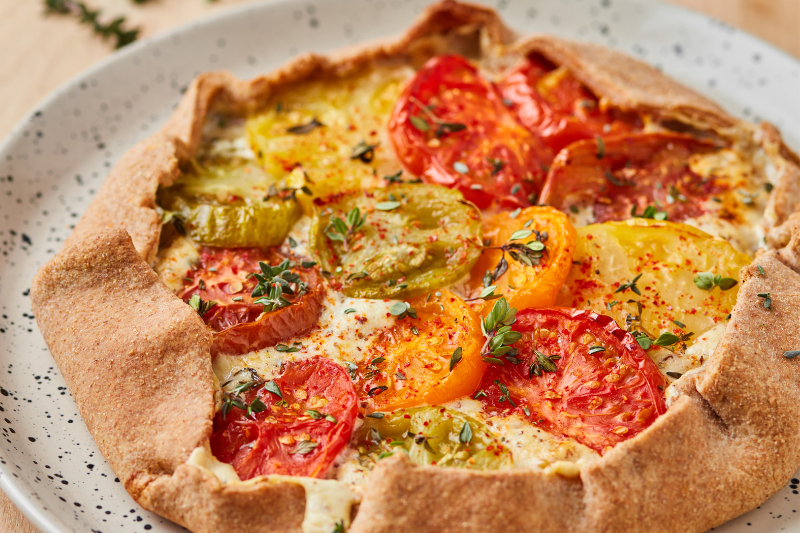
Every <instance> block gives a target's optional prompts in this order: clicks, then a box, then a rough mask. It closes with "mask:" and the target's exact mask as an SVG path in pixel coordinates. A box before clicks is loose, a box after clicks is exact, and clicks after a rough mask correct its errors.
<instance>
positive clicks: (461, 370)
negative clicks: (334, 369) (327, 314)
mask: <svg viewBox="0 0 800 533" xmlns="http://www.w3.org/2000/svg"><path fill="white" fill-rule="evenodd" d="M437 295H440V296H437ZM408 305H409V306H410V309H411V310H413V313H412V314H415V315H416V317H417V318H412V317H411V316H406V317H405V318H403V319H401V320H399V321H398V322H397V324H396V325H395V326H393V327H392V328H389V329H388V330H385V331H383V332H381V333H380V334H379V336H378V338H377V340H376V341H375V343H374V344H373V346H372V348H371V349H370V354H369V357H368V358H367V360H366V361H365V363H364V364H362V365H361V366H360V367H359V370H358V379H357V382H356V388H357V389H358V393H359V395H360V396H361V398H363V399H365V400H367V401H369V403H370V404H371V405H372V407H373V408H374V409H375V410H379V411H387V410H393V409H398V408H400V407H414V406H417V405H432V404H440V403H446V402H449V401H451V400H454V399H456V398H460V397H461V396H464V395H466V394H469V393H470V392H472V391H473V390H475V387H476V386H477V385H478V383H479V382H480V380H481V376H482V375H483V372H484V370H485V369H486V363H484V362H483V361H482V360H481V355H480V351H481V346H482V345H483V342H484V339H483V336H482V335H481V325H480V320H479V318H478V316H477V315H476V314H475V312H474V311H473V310H472V308H470V306H469V305H468V304H467V303H466V302H465V301H464V300H462V299H461V298H459V297H458V296H456V295H455V294H452V293H451V292H449V291H446V290H442V291H437V292H436V293H435V294H432V295H431V297H429V298H428V297H422V296H420V297H418V298H414V299H411V300H409V301H408ZM459 349H460V357H459V356H456V358H455V359H454V358H453V353H454V352H455V351H456V350H459Z"/></svg>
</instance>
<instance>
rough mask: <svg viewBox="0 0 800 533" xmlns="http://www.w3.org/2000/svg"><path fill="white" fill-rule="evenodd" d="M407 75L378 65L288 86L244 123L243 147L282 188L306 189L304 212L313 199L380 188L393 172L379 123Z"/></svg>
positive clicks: (396, 166) (384, 120)
mask: <svg viewBox="0 0 800 533" xmlns="http://www.w3.org/2000/svg"><path fill="white" fill-rule="evenodd" d="M412 74H413V71H410V70H409V69H407V68H404V67H377V68H375V69H370V70H367V71H362V72H359V73H356V74H353V75H350V76H345V77H343V78H338V79H330V78H326V79H324V80H314V81H309V82H300V83H295V84H291V85H289V86H288V87H285V88H284V89H282V90H279V91H278V92H276V93H274V94H273V95H271V97H270V102H269V105H268V106H267V107H266V108H265V110H264V111H263V112H262V113H260V114H257V115H254V116H253V117H251V118H249V119H248V121H247V134H248V139H249V142H250V146H251V148H252V149H253V152H254V153H255V154H256V156H257V157H258V161H259V162H260V163H261V165H262V166H263V168H264V170H265V172H266V173H267V174H268V175H270V176H272V177H273V178H274V179H276V180H282V179H285V180H286V184H287V185H288V186H289V187H293V188H299V187H301V186H303V185H307V186H308V187H309V189H310V190H311V191H312V196H311V197H309V196H308V195H305V194H299V195H298V196H297V198H298V200H299V201H300V203H301V204H302V205H303V208H304V209H305V210H306V212H307V213H308V214H313V208H312V203H311V200H312V198H319V197H324V196H328V195H330V194H333V193H337V192H343V191H348V190H360V189H364V188H373V187H376V186H380V185H383V184H384V181H383V180H382V177H383V176H386V175H391V174H395V173H396V172H397V171H398V170H400V165H399V163H398V162H397V158H396V157H395V156H394V152H393V151H392V148H391V143H390V142H389V139H388V133H387V127H386V125H387V123H388V121H389V115H390V113H391V111H392V108H393V107H394V102H395V101H396V100H397V98H398V96H399V94H400V90H401V85H402V83H403V81H404V80H405V79H406V78H407V77H409V76H410V75H412ZM359 146H360V147H361V148H360V150H361V151H360V152H359V151H357V149H358V147H359ZM359 154H362V155H361V156H360V157H359V156H358V155H359ZM404 178H405V179H408V178H407V177H404Z"/></svg>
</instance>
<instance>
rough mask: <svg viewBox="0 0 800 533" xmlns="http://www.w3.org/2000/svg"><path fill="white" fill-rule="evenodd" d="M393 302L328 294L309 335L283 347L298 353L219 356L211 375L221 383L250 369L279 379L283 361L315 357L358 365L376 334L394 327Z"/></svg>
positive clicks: (270, 350)
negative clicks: (247, 368)
mask: <svg viewBox="0 0 800 533" xmlns="http://www.w3.org/2000/svg"><path fill="white" fill-rule="evenodd" d="M395 301H396V300H366V299H361V298H350V297H349V296H345V295H344V294H342V293H340V292H336V291H328V293H327V295H326V297H325V300H324V302H323V309H322V314H321V315H320V318H319V322H318V323H317V325H316V326H315V327H314V329H313V330H312V331H311V333H309V334H308V335H305V336H303V337H298V338H295V339H292V340H290V341H286V342H285V345H286V346H290V347H294V348H297V349H298V351H297V352H281V351H278V349H277V348H276V347H274V346H273V347H269V348H264V349H262V350H258V351H255V352H250V353H248V354H245V355H235V356H230V355H218V356H216V357H215V358H214V373H215V374H216V375H217V378H218V379H219V380H220V382H222V383H224V382H226V381H228V380H229V379H230V378H231V376H233V375H234V374H235V373H236V372H238V371H239V370H241V369H242V368H245V367H250V368H254V369H255V370H256V371H257V372H258V373H259V375H261V376H262V377H264V378H265V379H271V378H273V377H276V376H278V375H280V372H281V363H282V362H283V361H296V360H301V359H306V358H309V357H314V356H317V355H319V356H324V357H327V358H329V359H332V360H334V361H336V362H337V363H339V364H340V365H344V364H345V362H353V363H359V362H361V361H362V360H363V359H364V357H366V355H367V352H368V347H369V345H370V343H372V342H373V340H374V338H375V337H376V334H377V333H378V332H379V331H380V330H382V329H384V328H389V327H391V326H392V325H393V324H394V322H395V318H394V317H393V316H392V315H391V314H390V313H389V307H391V305H392V304H393V303H394V302H395Z"/></svg>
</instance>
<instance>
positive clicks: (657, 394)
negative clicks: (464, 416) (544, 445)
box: [480, 308, 667, 453]
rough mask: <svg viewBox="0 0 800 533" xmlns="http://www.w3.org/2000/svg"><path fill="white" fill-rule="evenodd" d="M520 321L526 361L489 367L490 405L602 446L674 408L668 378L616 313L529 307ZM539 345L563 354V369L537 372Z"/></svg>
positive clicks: (485, 382) (597, 447) (545, 350)
mask: <svg viewBox="0 0 800 533" xmlns="http://www.w3.org/2000/svg"><path fill="white" fill-rule="evenodd" d="M513 327H514V329H515V330H516V331H519V332H520V333H522V335H523V336H522V339H521V340H519V341H518V342H517V343H516V344H515V345H514V346H515V347H516V348H517V349H518V350H519V352H520V353H519V358H520V359H522V360H523V361H522V363H520V364H518V365H510V364H506V365H504V366H498V365H490V366H489V369H488V370H487V371H486V373H485V374H484V376H483V380H482V381H481V390H483V391H485V393H486V395H485V396H484V395H480V396H482V400H483V402H484V405H485V408H486V409H488V410H490V411H501V412H504V413H509V412H512V411H513V412H516V413H517V414H519V415H521V416H524V417H526V418H527V419H528V420H531V421H533V422H534V423H536V424H537V425H538V426H539V427H540V428H542V429H544V430H546V431H549V432H551V433H555V434H562V435H566V436H569V437H571V438H573V439H575V440H577V441H578V442H580V443H582V444H585V445H586V446H589V447H590V448H593V449H594V450H597V451H598V452H600V453H602V452H604V451H605V450H606V449H607V448H608V447H610V446H614V445H615V444H617V443H619V442H622V441H624V440H627V439H629V438H631V437H633V436H635V435H637V434H639V433H641V432H642V431H644V430H645V429H646V428H647V427H648V426H649V425H650V424H652V423H653V421H654V420H655V419H656V418H657V417H658V416H659V415H661V414H663V413H664V412H665V411H666V409H667V408H666V404H665V402H664V393H663V388H664V386H665V380H664V377H663V376H662V375H661V373H660V372H659V370H658V368H657V367H656V365H655V363H653V361H652V360H651V359H650V358H649V357H648V356H647V354H646V353H645V352H644V350H642V348H641V347H640V346H639V345H638V344H637V342H636V340H635V339H634V338H633V337H632V336H631V335H630V334H629V333H627V332H626V331H625V330H623V329H622V328H620V327H619V326H617V324H616V322H614V320H613V319H612V318H611V317H608V316H604V315H598V314H597V313H594V312H592V311H584V310H576V309H564V308H551V309H527V310H525V311H521V312H520V313H518V314H517V322H516V324H514V326H513ZM535 351H538V352H539V353H541V354H542V355H543V356H560V357H561V358H560V359H556V360H553V363H554V364H555V368H556V371H555V372H541V374H542V375H541V376H536V375H535V374H533V375H532V373H531V371H530V365H531V364H532V363H534V362H537V360H538V357H537V354H536V352H535ZM590 351H591V352H593V353H589V352H590ZM503 387H506V389H507V391H508V395H505V394H504V391H503ZM512 402H513V403H512ZM525 409H527V410H528V411H529V413H530V414H529V415H528V414H525Z"/></svg>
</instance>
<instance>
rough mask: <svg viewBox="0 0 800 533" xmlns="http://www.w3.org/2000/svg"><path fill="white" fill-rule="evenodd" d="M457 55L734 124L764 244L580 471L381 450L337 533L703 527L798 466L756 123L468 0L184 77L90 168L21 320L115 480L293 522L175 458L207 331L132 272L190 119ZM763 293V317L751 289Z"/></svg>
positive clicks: (795, 173) (788, 261) (209, 414)
mask: <svg viewBox="0 0 800 533" xmlns="http://www.w3.org/2000/svg"><path fill="white" fill-rule="evenodd" d="M446 51H457V52H459V53H462V54H465V55H467V56H471V57H478V56H480V57H482V58H483V59H484V60H487V61H498V62H507V61H510V60H511V61H513V60H514V59H518V58H520V57H522V56H524V55H528V54H531V53H539V54H542V55H543V56H545V57H546V58H547V59H549V60H550V61H552V62H553V63H555V64H557V65H564V66H566V67H567V68H568V69H569V70H570V71H571V72H572V73H573V74H574V75H575V76H577V77H578V78H579V79H580V80H581V81H582V82H583V83H585V84H586V85H587V86H588V87H589V88H590V89H591V90H592V91H593V92H595V93H596V94H597V95H598V96H600V97H601V98H603V99H604V100H605V101H606V102H607V103H608V104H609V105H612V106H616V107H619V108H621V109H623V110H629V111H639V112H643V113H646V114H648V115H650V116H651V117H653V118H654V120H658V121H662V122H664V123H671V122H672V123H680V124H682V125H684V126H685V127H687V128H691V129H693V130H696V131H703V132H712V133H713V134H715V135H719V136H724V137H729V138H736V137H741V136H749V137H750V138H752V139H753V142H754V143H755V144H756V145H758V146H759V147H760V148H761V149H762V150H763V153H764V155H765V157H766V158H767V159H768V160H769V163H770V164H771V165H772V167H773V168H774V169H775V172H776V176H775V178H774V179H773V182H774V183H775V189H774V191H773V194H772V198H771V200H770V204H769V206H768V208H767V219H768V220H767V228H766V229H767V232H768V233H767V239H768V244H770V245H771V247H772V248H773V249H772V250H771V251H764V252H762V253H760V254H759V255H758V257H757V259H756V262H757V263H758V264H760V265H761V267H762V268H763V270H764V272H765V274H764V275H760V274H759V271H758V270H757V268H756V266H755V264H754V265H751V266H750V267H748V268H746V269H744V270H743V271H742V274H741V287H740V290H739V296H738V302H737V304H736V306H735V308H734V310H733V312H732V317H731V319H730V321H729V323H728V326H727V328H726V330H725V334H724V336H723V338H722V341H721V342H720V344H719V346H718V347H717V349H716V351H715V353H714V355H713V357H712V358H711V361H710V362H709V364H708V365H707V366H706V367H705V368H704V369H703V370H701V371H699V372H693V373H689V374H686V375H685V376H684V377H682V378H681V379H680V380H679V381H677V382H676V384H675V387H676V388H677V395H676V397H675V399H674V401H673V402H672V405H671V406H670V408H669V410H668V411H667V413H666V414H664V415H662V416H661V417H660V418H658V420H657V421H656V422H655V423H654V424H653V425H652V426H651V427H649V428H648V429H647V430H646V431H644V432H642V433H641V434H639V435H638V436H636V437H635V438H632V439H631V440H628V441H626V442H623V443H622V444H619V445H617V446H616V447H615V448H614V449H612V450H610V451H608V452H607V453H605V454H604V455H603V456H602V457H601V458H600V459H598V460H597V461H596V462H594V463H592V464H590V465H588V466H584V467H583V468H582V470H581V472H580V476H579V477H578V478H571V479H567V478H563V477H560V476H558V475H555V474H551V475H548V474H544V473H543V472H541V471H533V470H530V471H528V470H513V471H491V472H476V471H469V470H457V469H446V468H436V467H429V466H414V465H412V464H411V463H410V462H409V461H408V459H407V458H406V457H405V456H404V454H396V455H394V456H393V457H391V458H388V459H385V460H383V461H381V462H380V463H379V464H378V466H377V467H376V469H375V470H374V471H373V473H372V474H371V476H370V478H369V481H368V484H367V487H366V494H365V496H364V498H363V500H362V501H361V504H360V507H359V509H358V512H357V513H356V514H355V517H354V521H353V523H352V525H351V527H350V531H353V532H359V533H360V532H371V533H377V532H387V533H388V532H390V531H392V532H394V531H398V530H405V531H421V530H435V531H440V532H448V531H453V532H467V531H474V532H479V531H481V532H489V531H519V532H526V531H531V532H533V531H536V532H549V531H553V532H556V531H558V532H562V531H585V532H595V531H596V532H600V531H603V532H613V531H620V532H636V531H642V532H649V531H663V532H672V531H675V532H679V531H680V532H684V531H704V530H706V529H708V528H710V527H713V526H715V525H718V524H720V523H722V522H725V521H727V520H729V519H731V518H733V517H735V516H738V515H740V514H742V513H744V512H746V511H748V510H750V509H752V508H754V507H756V506H757V505H759V504H760V503H761V502H763V501H764V500H765V499H766V498H768V497H769V496H770V495H771V494H773V493H774V492H775V491H776V490H778V489H779V488H780V487H781V486H783V485H784V484H785V483H786V481H787V480H788V479H789V477H790V476H791V475H792V474H793V473H794V472H795V470H796V469H797V467H798V466H799V465H800V407H798V405H797V401H796V398H797V397H799V396H800V358H798V359H792V360H790V359H786V358H784V357H783V353H784V352H785V351H787V350H794V349H798V348H800V307H798V306H796V305H793V304H794V303H795V302H798V301H800V215H795V216H794V217H793V216H792V215H793V213H795V212H796V211H798V208H800V167H799V166H798V163H799V161H798V158H797V156H795V155H794V154H793V153H791V151H790V150H789V149H788V148H786V146H785V145H784V144H783V142H782V141H781V138H780V135H779V133H778V132H777V130H775V128H774V127H772V126H770V125H768V124H763V125H760V126H754V125H752V124H749V123H744V122H742V121H739V120H737V119H735V118H733V117H731V116H729V115H727V114H726V113H725V112H724V111H723V110H722V109H720V108H719V107H718V106H717V105H715V104H714V103H713V102H711V101H709V100H707V99H705V98H703V97H701V96H699V95H697V94H695V93H694V92H692V91H690V90H689V89H686V88H685V87H683V86H681V85H680V84H678V83H676V82H675V81H673V80H671V79H669V78H667V77H666V76H664V75H663V74H661V73H660V72H658V71H657V70H655V69H654V68H652V67H649V66H647V65H645V64H643V63H640V62H638V61H636V60H634V59H631V58H629V57H627V56H624V55H621V54H619V53H617V52H614V51H611V50H608V49H606V48H603V47H600V46H597V45H591V44H583V43H575V42H570V41H566V40H562V39H558V38H555V37H550V36H537V37H532V38H528V39H523V40H519V39H517V37H516V35H514V34H513V32H512V31H511V30H509V29H507V28H506V27H505V26H504V25H503V24H502V23H501V21H500V20H499V18H498V16H497V15H496V13H495V12H494V11H492V10H490V9H486V8H483V7H478V6H473V5H468V4H461V3H456V2H454V1H444V2H442V3H440V4H438V5H436V6H433V7H431V8H430V9H428V10H427V11H426V12H425V13H424V14H423V15H422V17H421V18H420V19H419V21H418V22H417V23H416V24H415V25H414V26H413V27H412V28H411V29H410V30H409V31H408V32H407V33H406V34H405V35H404V36H402V37H400V38H399V39H396V40H392V41H388V42H381V43H374V44H370V45H366V46H362V47H359V48H356V49H352V50H345V51H343V52H339V53H338V54H336V55H334V56H330V57H325V56H318V55H313V54H312V55H306V56H302V57H300V58H298V59H297V60H295V61H293V62H292V63H290V64H289V65H287V66H285V67H283V68H281V69H279V70H277V71H275V72H273V73H271V74H269V75H266V76H262V77H259V78H255V79H253V80H250V81H241V80H238V79H236V78H234V77H233V76H232V75H231V74H229V73H227V72H212V73H208V74H203V75H201V76H199V77H198V78H197V79H196V80H195V81H194V82H193V84H192V85H191V87H190V89H189V90H188V91H187V93H186V95H185V96H184V98H183V100H182V101H181V103H180V105H179V106H178V108H177V110H176V112H175V114H174V115H173V116H172V118H171V119H170V120H169V121H168V122H167V123H166V124H165V126H164V127H163V128H162V129H161V131H159V132H158V133H156V134H155V135H153V136H152V137H150V138H149V139H147V140H145V141H143V142H141V143H139V144H138V145H136V146H135V147H134V148H132V149H131V150H130V151H129V152H128V153H127V154H126V155H125V156H123V158H122V159H121V160H120V161H119V163H118V164H117V165H116V166H115V167H114V169H113V170H112V172H111V173H110V174H109V176H108V178H107V179H106V181H105V183H104V184H103V186H102V187H101V189H100V191H99V192H98V194H97V196H96V197H95V199H94V200H93V201H92V204H91V205H90V207H89V209H88V210H87V212H86V214H85V215H84V216H83V218H82V219H81V221H80V222H79V223H78V225H77V226H76V228H75V230H74V232H73V233H72V235H71V236H70V237H69V239H68V240H67V242H66V243H65V245H64V248H63V249H62V250H61V251H60V252H59V253H58V254H57V255H56V256H55V257H54V258H53V259H52V260H51V261H50V262H48V263H47V264H46V265H45V266H44V267H43V268H42V269H41V270H40V271H39V272H38V273H37V274H36V277H35V279H34V281H33V286H32V290H31V298H32V305H33V310H34V314H35V316H36V319H37V322H38V324H39V327H40V329H41V331H42V333H43V335H44V338H45V341H46V342H47V345H48V347H49V348H50V351H51V353H52V354H53V357H54V358H55V360H56V362H57V363H58V366H59V369H60V370H61V373H62V374H63V376H64V378H65V380H66V381H67V384H68V386H69V388H70V390H71V392H72V395H73V397H74V399H75V402H76V403H77V405H78V409H79V411H80V413H81V416H82V417H83V419H84V421H85V422H86V424H87V426H88V428H89V430H90V431H91V433H92V435H93V436H94V438H95V440H96V442H97V445H98V447H99V448H100V450H101V452H102V453H103V455H104V456H105V458H106V460H107V461H108V462H109V464H110V465H111V467H112V468H113V470H114V471H115V472H116V473H117V475H118V476H119V478H120V480H121V481H122V483H123V484H124V486H125V488H126V490H127V491H128V492H129V493H130V494H131V495H132V496H133V497H134V499H135V500H136V501H137V502H139V504H141V505H142V506H143V507H144V508H146V509H148V510H151V511H154V512H156V513H159V514H161V515H162V516H165V517H167V518H169V519H170V520H173V521H175V522H177V523H179V524H181V525H184V526H186V527H187V528H189V529H191V530H192V531H195V532H198V533H200V532H209V533H210V532H218V531H231V532H232V531H247V532H249V533H255V532H262V531H263V532H268V531H269V532H276V531H287V532H288V531H300V530H301V524H302V522H303V517H304V512H305V501H306V498H305V494H304V489H303V487H302V486H300V485H297V484H294V483H289V482H285V481H275V480H269V479H266V478H261V479H255V480H252V481H249V482H246V483H233V484H223V483H222V482H221V481H219V480H218V479H217V477H215V476H214V475H213V474H211V473H210V472H209V471H208V470H205V469H203V468H200V467H198V466H195V465H193V464H188V463H187V459H188V458H189V455H190V453H191V452H192V451H193V450H194V449H196V448H198V447H205V448H208V442H209V437H210V435H211V431H212V419H213V416H214V409H215V387H214V375H213V372H212V368H211V352H210V348H211V335H210V333H209V330H208V328H207V327H206V326H205V324H204V323H203V321H202V319H201V318H200V317H199V316H198V315H197V314H196V313H195V312H194V311H193V310H192V309H191V308H190V307H189V306H187V305H186V304H184V303H183V302H182V301H181V300H180V299H178V298H177V297H176V296H175V295H174V294H173V293H172V292H171V291H170V290H169V289H168V288H167V287H166V286H165V285H164V284H163V283H162V282H161V281H160V279H159V278H158V276H157V275H156V274H155V272H154V271H153V270H152V268H151V266H150V265H151V264H152V262H153V260H154V258H155V254H156V252H157V248H158V242H159V236H160V231H161V221H160V218H159V216H158V214H157V213H156V211H155V194H156V190H157V188H158V187H159V186H169V185H170V184H172V183H173V182H174V181H175V179H177V177H178V176H179V175H180V168H181V165H182V164H185V163H186V162H187V161H188V160H189V158H190V157H191V156H192V154H194V153H195V152H196V151H197V150H198V147H199V144H200V137H201V131H202V126H203V123H204V121H205V118H206V117H207V116H208V115H209V113H211V112H212V111H213V112H225V113H233V114H240V115H244V114H247V113H250V112H253V111H256V110H258V109H259V107H260V106H263V105H264V104H265V103H266V101H267V99H268V97H269V96H270V94H271V93H272V92H273V91H275V90H276V89H278V88H281V87H285V86H286V85H287V84H291V83H294V82H297V81H301V80H305V79H311V78H313V79H328V78H336V77H341V76H346V75H348V74H350V73H353V72H356V71H358V70H359V69H361V68H364V67H365V66H368V65H370V64H372V63H374V62H383V61H400V62H410V63H411V64H413V65H419V64H421V63H422V62H423V61H425V60H426V59H427V58H429V57H431V56H432V55H435V54H438V53H442V52H446ZM761 293H770V295H771V298H772V310H768V309H766V308H765V307H764V304H763V299H762V298H759V297H757V294H761Z"/></svg>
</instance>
